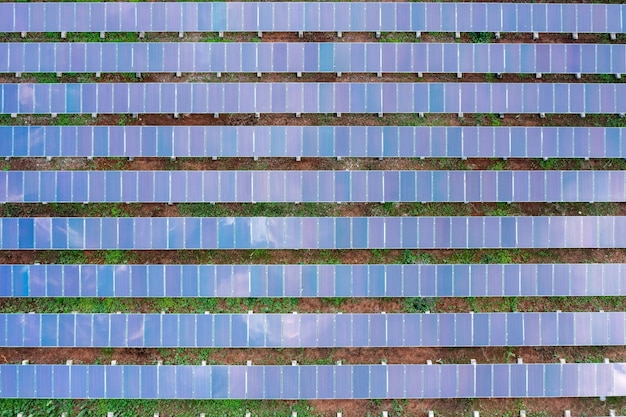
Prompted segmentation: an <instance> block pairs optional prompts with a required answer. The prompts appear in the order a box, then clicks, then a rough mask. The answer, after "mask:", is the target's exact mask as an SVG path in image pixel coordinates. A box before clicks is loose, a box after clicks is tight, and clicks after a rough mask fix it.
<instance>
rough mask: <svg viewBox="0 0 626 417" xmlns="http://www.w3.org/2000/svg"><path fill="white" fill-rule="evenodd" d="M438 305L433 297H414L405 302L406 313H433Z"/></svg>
mask: <svg viewBox="0 0 626 417" xmlns="http://www.w3.org/2000/svg"><path fill="white" fill-rule="evenodd" d="M436 305H437V299H436V298H431V297H413V298H407V299H405V300H404V311H405V312H406V313H425V312H427V311H433V310H434V309H435V306H436Z"/></svg>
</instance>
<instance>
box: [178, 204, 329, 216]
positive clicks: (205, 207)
mask: <svg viewBox="0 0 626 417" xmlns="http://www.w3.org/2000/svg"><path fill="white" fill-rule="evenodd" d="M177 207H178V210H179V213H180V215H181V216H190V217H233V216H243V217H288V216H296V217H324V216H334V215H336V214H337V213H338V211H339V209H338V206H337V205H336V204H332V203H301V204H290V203H244V204H237V205H236V206H230V205H224V204H211V203H183V204H177Z"/></svg>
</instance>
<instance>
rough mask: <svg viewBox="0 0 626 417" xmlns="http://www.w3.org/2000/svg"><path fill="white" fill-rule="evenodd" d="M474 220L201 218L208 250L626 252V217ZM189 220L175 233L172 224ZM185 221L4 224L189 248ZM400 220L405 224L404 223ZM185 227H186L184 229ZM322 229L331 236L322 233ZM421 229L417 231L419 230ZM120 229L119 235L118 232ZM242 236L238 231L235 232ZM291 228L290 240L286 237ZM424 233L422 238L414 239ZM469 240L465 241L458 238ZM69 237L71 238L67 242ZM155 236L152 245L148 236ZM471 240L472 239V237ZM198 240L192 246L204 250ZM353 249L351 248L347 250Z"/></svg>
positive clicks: (37, 238) (11, 243)
mask: <svg viewBox="0 0 626 417" xmlns="http://www.w3.org/2000/svg"><path fill="white" fill-rule="evenodd" d="M551 219H552V218H551V217H541V216H537V217H524V216H522V217H470V218H467V219H466V220H467V221H466V222H465V224H457V226H456V228H455V232H454V233H455V238H454V240H451V229H450V227H451V221H452V218H450V217H436V218H432V217H420V218H411V217H403V218H401V220H398V219H397V218H393V217H380V218H375V217H371V218H368V217H354V218H350V221H349V223H345V224H344V223H341V224H342V225H344V227H343V230H338V229H336V228H335V227H334V226H333V225H334V224H338V223H337V220H338V219H336V218H324V219H320V218H315V217H312V218H299V217H287V218H283V217H273V218H265V217H257V218H247V217H236V218H202V219H201V223H199V224H200V227H199V231H200V234H201V236H202V242H200V244H199V246H200V248H201V249H249V248H269V249H328V248H331V249H332V248H343V246H344V243H346V242H344V241H343V240H341V239H337V238H336V234H340V235H341V234H344V235H345V236H348V235H350V236H351V237H352V239H351V243H350V247H349V248H352V249H359V248H370V249H376V248H389V249H391V248H395V249H416V248H435V249H444V248H459V249H461V248H474V247H475V248H510V247H515V248H567V247H582V248H602V247H605V248H624V247H626V237H624V236H623V235H622V234H619V233H614V230H622V228H623V227H626V218H624V217H617V216H615V217H611V216H605V217H595V216H571V217H569V216H568V217H557V218H554V221H552V222H551V221H550V220H551ZM170 221H171V222H184V224H185V228H181V229H180V230H170V229H169V226H168V222H170ZM188 221H189V222H191V223H192V224H193V225H198V219H196V218H192V219H187V218H181V219H170V218H165V217H155V218H72V219H71V221H70V219H68V218H38V219H37V224H38V225H39V224H42V225H44V226H43V227H35V226H34V225H35V221H34V219H31V218H20V219H16V218H2V219H0V229H1V230H0V232H1V236H2V239H1V246H0V247H1V248H2V249H5V250H16V249H132V248H137V249H186V248H187V241H186V240H185V239H181V238H180V234H181V233H184V230H185V229H186V228H187V226H186V225H187V222H188ZM398 221H399V223H398ZM181 224H183V223H181ZM320 224H322V225H323V227H330V228H331V229H330V230H333V231H332V232H329V233H327V232H324V233H322V234H319V235H318V230H319V227H320ZM398 224H399V225H400V226H399V230H401V231H402V234H403V235H407V236H408V237H407V238H406V239H404V238H403V239H402V240H403V241H402V242H398V240H397V239H394V238H391V239H390V240H389V241H386V240H385V239H384V236H385V228H386V227H387V226H388V227H390V228H391V229H392V230H393V229H394V228H398ZM416 229H417V230H416ZM118 230H119V231H120V232H119V233H118ZM237 230H238V231H239V232H238V233H236V232H235V231H237ZM285 230H289V231H290V233H288V234H286V233H284V232H283V231H285ZM415 232H417V239H415V237H414V236H413V235H412V233H415ZM457 234H459V236H461V237H462V238H460V237H459V236H457ZM68 236H70V238H68ZM150 236H151V237H152V238H151V240H150V238H149V237H150ZM468 238H469V239H468ZM50 242H51V243H52V245H50ZM196 243H197V242H193V248H197V247H196V246H197V245H196ZM346 249H347V248H346Z"/></svg>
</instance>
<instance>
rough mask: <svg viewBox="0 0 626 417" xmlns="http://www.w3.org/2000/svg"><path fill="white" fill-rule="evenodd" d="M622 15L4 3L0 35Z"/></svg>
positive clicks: (454, 8)
mask: <svg viewBox="0 0 626 417" xmlns="http://www.w3.org/2000/svg"><path fill="white" fill-rule="evenodd" d="M515 6H517V7H515ZM622 9H623V7H622V6H621V5H605V4H591V5H588V4H550V5H548V7H547V12H546V5H543V4H522V5H511V4H507V3H504V4H499V3H489V4H485V3H475V4H472V5H467V4H463V3H445V4H439V3H424V4H401V3H400V4H387V3H370V4H368V5H367V7H365V6H364V5H360V4H343V3H338V4H324V3H321V4H318V3H312V2H308V3H293V4H291V3H290V4H283V3H254V2H253V3H236V2H235V3H229V4H228V5H224V4H220V3H216V4H195V3H156V4H154V5H153V4H149V5H141V4H138V5H135V4H130V5H128V4H126V3H111V4H109V3H104V4H102V3H77V4H74V3H69V4H65V3H46V4H41V5H40V4H37V3H35V4H25V5H22V4H19V3H6V4H2V7H0V15H2V16H3V17H4V18H3V19H2V20H0V31H1V32H23V31H24V32H61V31H66V32H100V31H106V32H119V31H128V32H166V31H167V32H185V31H188V32H223V31H228V32H241V31H243V32H257V31H276V32H284V31H290V32H303V31H304V32H320V31H343V32H348V31H356V32H364V31H378V32H380V31H384V32H407V31H408V32H422V31H427V32H457V31H466V32H556V33H559V32H569V33H590V32H595V33H622V32H624V26H623V23H622V22H621V19H620V18H619V17H620V16H621V14H622ZM470 16H471V18H470ZM576 16H585V17H586V19H582V18H578V19H577V18H576ZM285 17H286V18H285ZM546 17H547V18H546Z"/></svg>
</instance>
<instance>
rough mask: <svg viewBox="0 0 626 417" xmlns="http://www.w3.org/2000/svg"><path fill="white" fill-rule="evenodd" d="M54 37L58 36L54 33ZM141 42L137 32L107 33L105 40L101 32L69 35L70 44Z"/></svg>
mask: <svg viewBox="0 0 626 417" xmlns="http://www.w3.org/2000/svg"><path fill="white" fill-rule="evenodd" d="M53 35H57V34H54V33H53ZM57 36H58V35H57ZM140 40H141V39H139V36H138V34H137V33H135V32H106V34H105V37H104V39H102V38H100V33H99V32H68V33H67V41H68V42H139V41H140Z"/></svg>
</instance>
